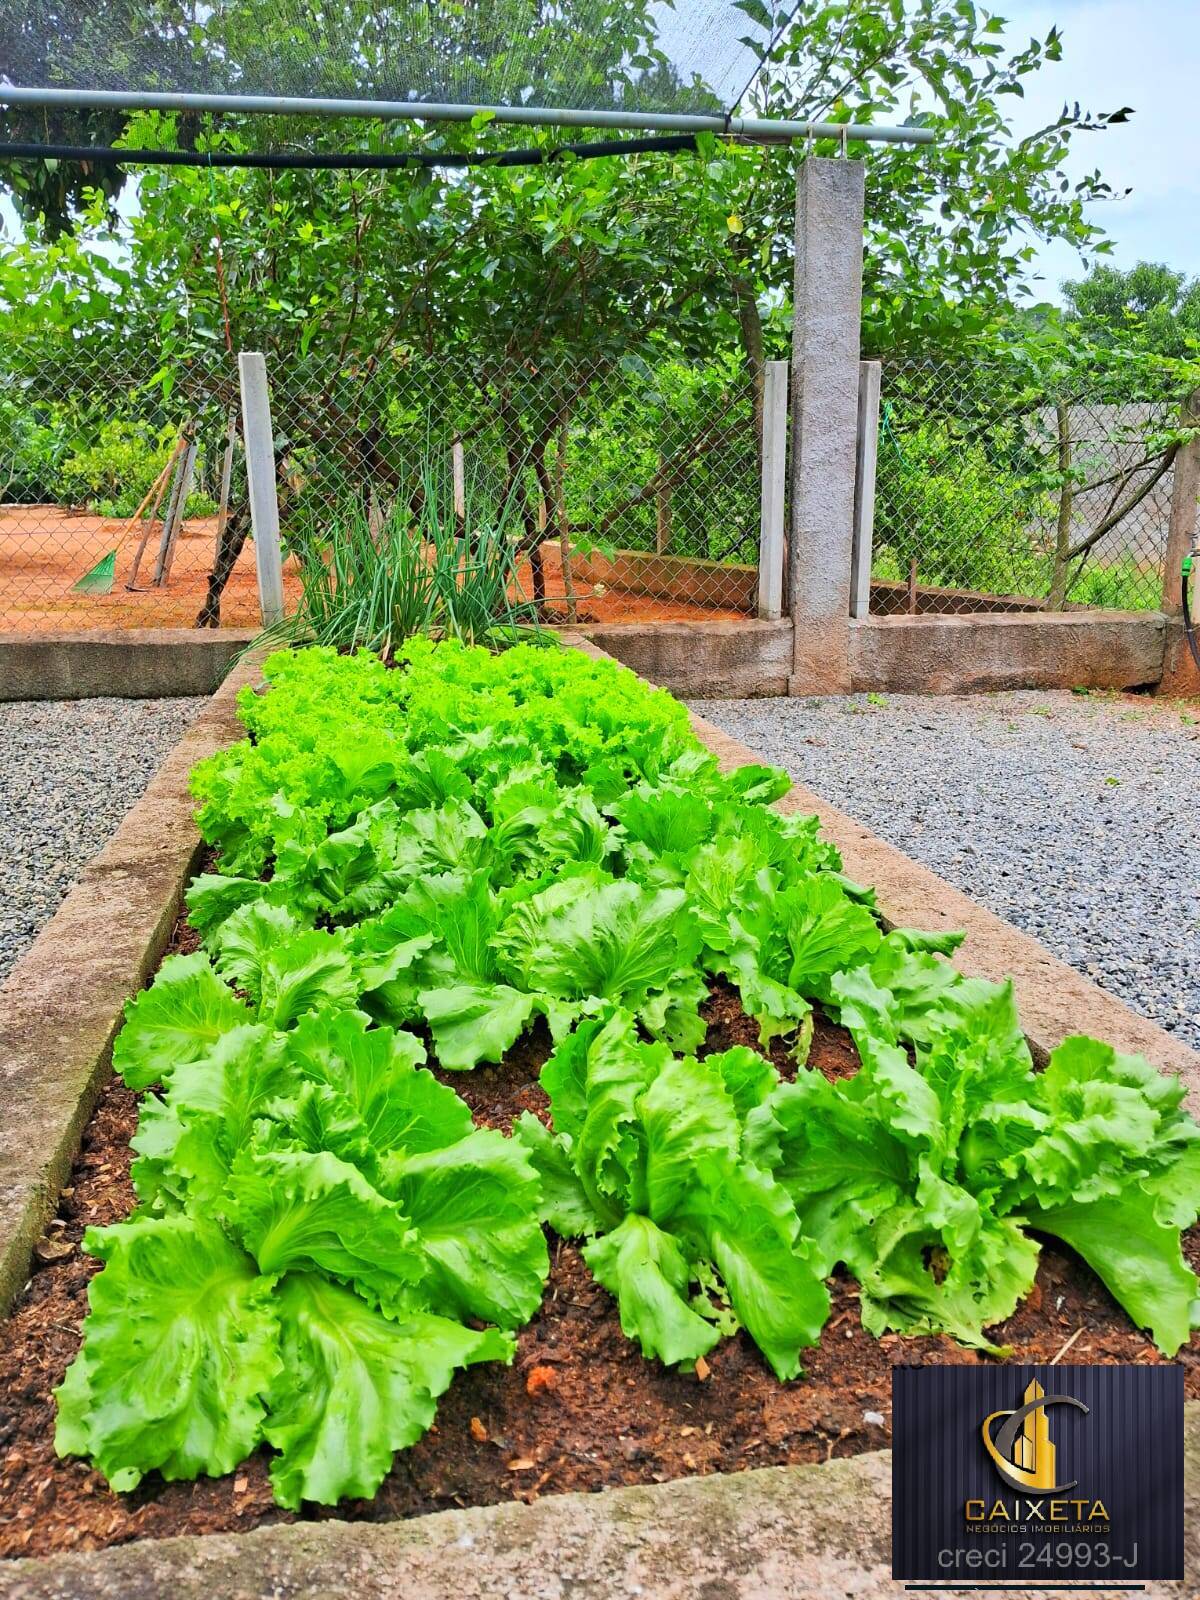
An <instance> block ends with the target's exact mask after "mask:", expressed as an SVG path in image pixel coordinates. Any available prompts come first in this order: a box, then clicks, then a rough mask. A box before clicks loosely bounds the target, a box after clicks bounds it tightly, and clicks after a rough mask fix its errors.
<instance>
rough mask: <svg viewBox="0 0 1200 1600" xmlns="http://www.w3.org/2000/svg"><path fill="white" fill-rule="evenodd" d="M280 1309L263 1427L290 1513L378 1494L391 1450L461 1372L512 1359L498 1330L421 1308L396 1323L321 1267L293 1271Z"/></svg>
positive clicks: (415, 1434)
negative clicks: (277, 1350)
mask: <svg viewBox="0 0 1200 1600" xmlns="http://www.w3.org/2000/svg"><path fill="white" fill-rule="evenodd" d="M278 1305H279V1316H280V1321H281V1325H282V1339H281V1351H282V1356H283V1360H282V1364H281V1367H280V1370H279V1373H278V1376H277V1377H276V1378H275V1381H274V1382H273V1384H272V1385H271V1389H270V1394H269V1401H270V1408H271V1409H270V1417H269V1419H268V1421H267V1423H266V1426H265V1429H264V1432H265V1434H266V1437H267V1439H268V1440H269V1442H270V1443H271V1444H273V1445H274V1446H275V1448H276V1449H277V1450H278V1451H279V1452H280V1455H279V1457H278V1459H277V1460H275V1461H273V1462H272V1464H271V1482H272V1484H273V1485H274V1489H275V1498H276V1500H277V1501H278V1503H279V1504H280V1505H282V1506H286V1507H288V1508H289V1509H290V1510H293V1511H296V1510H299V1508H300V1505H301V1503H302V1502H303V1501H305V1500H311V1501H316V1502H317V1503H318V1504H321V1505H336V1504H337V1502H338V1501H339V1500H341V1499H344V1498H347V1497H352V1498H366V1497H370V1496H372V1495H374V1493H375V1491H376V1490H377V1489H378V1487H379V1485H380V1483H382V1481H383V1479H384V1477H385V1476H386V1474H387V1472H388V1470H389V1468H390V1467H391V1464H392V1457H393V1455H394V1453H395V1452H396V1451H397V1450H404V1449H407V1448H408V1447H409V1446H410V1445H412V1444H415V1443H416V1441H417V1440H418V1439H419V1438H420V1437H421V1435H422V1434H423V1433H424V1432H425V1431H426V1429H428V1427H429V1425H430V1424H431V1423H432V1421H433V1418H434V1413H435V1411H436V1409H437V1407H436V1400H437V1397H438V1395H440V1394H442V1393H443V1392H444V1390H445V1389H446V1388H448V1386H449V1384H450V1381H451V1378H452V1377H453V1375H454V1373H455V1371H456V1370H457V1369H458V1368H459V1367H465V1366H470V1365H473V1364H474V1363H476V1362H479V1361H511V1360H512V1356H513V1348H514V1347H513V1342H512V1340H511V1338H510V1337H509V1336H508V1335H506V1334H503V1333H500V1332H499V1331H498V1330H497V1329H495V1328H487V1329H484V1330H482V1331H481V1332H476V1331H475V1330H474V1329H471V1328H464V1327H463V1326H462V1325H461V1323H458V1322H452V1321H450V1320H449V1319H448V1318H446V1317H437V1316H430V1315H425V1314H420V1313H418V1314H414V1315H411V1316H408V1317H405V1318H404V1319H402V1320H401V1321H399V1322H394V1321H392V1320H391V1319H390V1318H388V1317H385V1316H384V1315H383V1314H382V1313H380V1312H378V1311H375V1310H373V1309H372V1308H371V1307H370V1306H368V1305H367V1304H366V1303H365V1302H364V1301H362V1300H361V1299H360V1298H359V1297H358V1296H357V1295H356V1294H354V1293H353V1291H351V1290H349V1289H345V1288H342V1287H341V1286H340V1285H338V1284H335V1283H330V1282H329V1281H328V1280H326V1279H324V1278H322V1277H320V1276H318V1275H317V1274H315V1273H307V1272H298V1273H289V1274H288V1276H287V1277H286V1278H285V1279H284V1281H283V1284H282V1285H281V1288H280V1292H279V1297H278Z"/></svg>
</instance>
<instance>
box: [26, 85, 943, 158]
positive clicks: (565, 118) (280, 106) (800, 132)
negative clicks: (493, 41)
mask: <svg viewBox="0 0 1200 1600" xmlns="http://www.w3.org/2000/svg"><path fill="white" fill-rule="evenodd" d="M0 104H5V105H10V106H70V107H76V108H88V109H93V110H111V111H242V112H261V113H265V114H269V115H275V116H293V115H301V116H316V117H379V118H383V119H385V120H387V121H395V120H398V119H406V120H409V121H417V122H470V120H471V118H472V117H476V116H478V115H480V113H481V112H482V113H486V114H487V115H489V116H490V117H491V118H492V120H493V121H495V122H518V123H523V124H527V125H532V124H546V125H548V126H550V127H564V128H646V129H654V130H661V131H662V132H665V133H728V134H736V135H737V136H738V137H740V138H743V139H755V140H763V141H767V142H771V141H775V140H787V139H839V140H840V139H843V138H845V139H847V140H854V141H856V142H857V141H860V140H865V141H867V142H868V143H882V144H932V143H933V141H934V134H933V131H932V130H931V129H929V128H910V127H885V126H879V127H876V126H874V125H873V124H871V123H844V122H786V121H775V120H774V119H773V118H770V117H736V116H727V117H726V116H717V115H711V114H704V113H700V112H696V113H692V112H686V113H684V112H674V111H579V110H572V109H567V108H564V107H560V106H457V105H438V104H433V103H428V102H426V101H423V100H330V99H324V98H318V97H315V96H314V97H312V98H310V97H308V96H306V95H269V94H182V93H179V94H176V93H172V92H170V91H165V90H133V89H129V90H126V89H43V88H28V87H21V86H19V85H16V84H0Z"/></svg>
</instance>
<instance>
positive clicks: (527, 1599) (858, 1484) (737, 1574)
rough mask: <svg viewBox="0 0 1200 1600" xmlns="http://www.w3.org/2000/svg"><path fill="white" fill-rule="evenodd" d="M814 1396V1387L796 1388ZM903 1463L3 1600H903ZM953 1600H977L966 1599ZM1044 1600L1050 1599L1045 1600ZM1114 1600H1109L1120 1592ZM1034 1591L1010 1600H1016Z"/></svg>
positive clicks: (536, 1509)
mask: <svg viewBox="0 0 1200 1600" xmlns="http://www.w3.org/2000/svg"><path fill="white" fill-rule="evenodd" d="M801 1381H803V1380H801ZM1184 1452H1185V1453H1184V1495H1185V1505H1184V1528H1185V1530H1186V1531H1185V1535H1184V1572H1185V1577H1184V1580H1183V1583H1182V1584H1176V1583H1162V1582H1153V1581H1152V1582H1150V1583H1148V1584H1147V1585H1146V1587H1145V1589H1144V1590H1142V1591H1141V1592H1142V1593H1143V1594H1144V1595H1145V1597H1146V1600H1168V1597H1172V1596H1182V1595H1183V1594H1196V1593H1197V1592H1198V1591H1197V1585H1198V1584H1200V1405H1197V1404H1196V1403H1194V1402H1192V1403H1190V1404H1189V1405H1187V1406H1186V1407H1185V1410H1184ZM891 1459H892V1458H891V1452H890V1451H886V1450H878V1451H872V1452H870V1453H869V1454H867V1455H861V1456H855V1457H853V1458H852V1459H851V1460H837V1461H830V1462H827V1463H825V1464H824V1465H822V1466H806V1467H764V1468H760V1469H759V1470H758V1471H755V1472H738V1473H733V1474H730V1475H729V1476H721V1475H719V1474H718V1475H715V1476H713V1477H707V1478H684V1479H682V1480H681V1481H680V1482H678V1483H661V1484H654V1485H652V1486H646V1487H638V1488H630V1489H607V1490H605V1492H604V1493H603V1494H565V1495H551V1496H549V1497H547V1498H544V1499H541V1500H537V1501H535V1502H534V1503H533V1504H532V1505H528V1506H526V1505H521V1504H519V1503H516V1504H509V1505H498V1506H481V1507H477V1508H474V1509H472V1510H468V1511H439V1512H434V1513H433V1514H432V1515H431V1516H425V1517H414V1518H413V1519H412V1520H411V1521H410V1522H383V1523H371V1522H338V1521H333V1520H330V1521H327V1522H297V1523H293V1524H292V1525H291V1526H284V1527H267V1528H257V1529H255V1531H254V1532H253V1533H213V1534H209V1535H207V1536H206V1537H203V1538H174V1539H145V1540H142V1541H140V1542H138V1543H136V1544H130V1545H118V1546H117V1547H116V1548H115V1549H112V1550H100V1551H88V1552H87V1553H81V1554H78V1555H77V1554H74V1553H72V1554H70V1555H61V1556H51V1557H50V1558H49V1559H48V1560H42V1561H13V1562H11V1563H9V1571H8V1576H7V1583H6V1582H5V1580H4V1579H3V1578H0V1590H2V1591H3V1593H4V1595H5V1597H6V1600H162V1596H164V1595H170V1596H171V1597H172V1600H214V1597H219V1600H262V1597H263V1596H264V1595H275V1596H280V1597H283V1596H286V1597H287V1600H332V1597H333V1596H339V1597H340V1596H342V1595H354V1596H356V1597H357V1600H618V1597H622V1600H623V1597H625V1596H629V1595H640V1596H642V1600H768V1597H769V1600H838V1597H845V1596H854V1600H893V1597H895V1596H903V1594H904V1590H903V1587H902V1585H901V1584H899V1583H895V1582H893V1581H892V1578H891V1575H890V1573H891V1548H890V1547H891V1510H892V1481H891V1480H892V1472H891ZM943 1592H944V1593H945V1594H946V1596H947V1597H948V1600H968V1597H967V1595H966V1594H965V1593H964V1591H963V1590H961V1589H953V1590H951V1589H947V1590H944V1591H943ZM1043 1592H1044V1591H1043ZM1105 1593H1109V1594H1111V1593H1112V1591H1111V1590H1106V1591H1105ZM1035 1594H1036V1591H1033V1590H1030V1589H1028V1588H1025V1587H1020V1586H1018V1587H1011V1588H1010V1587H1005V1588H1004V1590H1003V1595H1004V1600H1034V1596H1035Z"/></svg>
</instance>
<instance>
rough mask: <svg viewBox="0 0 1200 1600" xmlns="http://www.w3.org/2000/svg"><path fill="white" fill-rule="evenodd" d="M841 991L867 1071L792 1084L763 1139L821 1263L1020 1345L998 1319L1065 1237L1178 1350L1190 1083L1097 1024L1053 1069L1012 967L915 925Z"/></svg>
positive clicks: (1198, 1305)
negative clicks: (1000, 973) (958, 949)
mask: <svg viewBox="0 0 1200 1600" xmlns="http://www.w3.org/2000/svg"><path fill="white" fill-rule="evenodd" d="M832 990H833V995H834V998H835V1000H836V1002H837V1003H838V1004H839V1005H840V1008H841V1017H842V1021H843V1022H844V1023H846V1025H847V1026H848V1027H849V1029H850V1031H851V1034H852V1035H853V1037H854V1041H855V1044H856V1045H857V1047H858V1051H859V1055H860V1057H861V1060H862V1067H861V1069H860V1071H859V1072H858V1073H856V1074H855V1076H854V1077H853V1078H850V1079H844V1080H838V1081H837V1082H830V1081H828V1080H827V1079H825V1078H824V1077H822V1076H821V1075H820V1074H819V1073H817V1072H814V1071H812V1070H810V1069H802V1070H801V1072H800V1073H799V1075H798V1077H797V1079H796V1081H795V1082H794V1083H784V1084H780V1085H778V1087H777V1088H775V1090H774V1091H773V1092H772V1094H771V1095H770V1096H769V1097H768V1098H767V1099H766V1100H765V1101H764V1102H763V1104H762V1105H761V1106H759V1107H758V1108H756V1109H755V1111H754V1112H752V1113H751V1117H750V1126H749V1129H748V1146H749V1149H750V1150H751V1151H752V1152H753V1154H754V1156H755V1158H756V1159H757V1160H758V1161H759V1162H760V1163H761V1164H762V1165H764V1166H765V1167H766V1168H768V1170H770V1171H771V1172H772V1173H773V1174H774V1176H775V1178H776V1180H777V1181H778V1182H779V1183H780V1184H781V1185H782V1187H783V1188H784V1189H785V1190H786V1191H787V1193H788V1195H789V1196H790V1197H791V1199H792V1201H793V1203H794V1205H795V1208H796V1212H797V1216H798V1218H799V1222H800V1227H801V1230H802V1232H803V1234H804V1236H805V1238H806V1239H808V1240H809V1241H810V1242H811V1244H812V1246H813V1248H814V1250H815V1252H816V1260H817V1261H818V1263H819V1266H820V1269H821V1270H822V1271H829V1270H831V1269H832V1268H833V1266H834V1265H835V1264H837V1263H842V1264H844V1265H845V1266H846V1267H848V1268H849V1270H850V1271H851V1272H853V1274H854V1275H855V1277H856V1278H857V1279H858V1281H859V1285H860V1290H861V1300H860V1305H861V1311H862V1318H863V1322H864V1324H865V1326H866V1327H867V1328H868V1329H869V1330H870V1331H871V1332H873V1333H876V1334H879V1333H883V1332H884V1331H885V1330H886V1329H888V1328H894V1329H897V1330H899V1331H900V1332H904V1333H941V1332H946V1333H951V1334H953V1335H954V1336H955V1337H956V1338H957V1339H960V1340H961V1341H962V1342H964V1343H966V1344H972V1345H977V1346H979V1347H981V1348H983V1349H986V1350H991V1351H993V1352H994V1353H999V1354H1003V1353H1005V1352H1004V1351H1003V1349H1002V1348H1000V1347H998V1346H996V1345H995V1344H994V1343H993V1342H992V1341H991V1340H990V1339H989V1338H988V1337H987V1334H986V1332H985V1330H986V1329H987V1328H988V1327H989V1326H990V1325H992V1324H994V1323H997V1322H1000V1321H1003V1320H1004V1319H1005V1318H1006V1317H1008V1316H1010V1315H1011V1313H1012V1312H1013V1311H1014V1310H1015V1308H1016V1306H1017V1303H1018V1302H1019V1300H1020V1299H1021V1298H1022V1297H1023V1296H1024V1295H1025V1294H1027V1293H1028V1291H1029V1289H1030V1288H1031V1287H1032V1284H1033V1278H1034V1273H1035V1271H1036V1268H1037V1262H1038V1254H1039V1245H1038V1237H1039V1236H1041V1235H1049V1236H1052V1237H1056V1238H1058V1239H1060V1240H1062V1241H1063V1242H1064V1243H1066V1244H1068V1245H1070V1246H1071V1248H1072V1249H1074V1250H1075V1251H1077V1252H1078V1254H1079V1255H1081V1256H1082V1257H1083V1258H1084V1260H1085V1261H1087V1262H1088V1264H1089V1266H1091V1267H1092V1269H1093V1270H1094V1271H1095V1272H1096V1274H1097V1276H1098V1277H1100V1278H1101V1279H1102V1280H1103V1282H1104V1283H1105V1285H1106V1286H1107V1287H1108V1289H1109V1291H1110V1293H1111V1294H1112V1295H1113V1297H1114V1299H1116V1300H1117V1301H1118V1302H1119V1303H1120V1304H1121V1305H1123V1306H1124V1307H1125V1309H1126V1311H1127V1312H1128V1313H1129V1315H1130V1317H1131V1318H1132V1320H1133V1322H1134V1323H1135V1324H1136V1325H1137V1326H1139V1327H1144V1328H1148V1329H1149V1330H1150V1332H1151V1334H1152V1336H1153V1338H1154V1340H1155V1342H1156V1343H1157V1344H1158V1345H1159V1347H1160V1348H1161V1349H1162V1350H1164V1351H1165V1352H1166V1353H1167V1354H1168V1355H1173V1354H1174V1353H1175V1351H1176V1350H1178V1348H1179V1347H1180V1345H1182V1344H1183V1343H1185V1342H1186V1341H1187V1339H1188V1338H1189V1336H1190V1331H1191V1328H1192V1327H1193V1326H1200V1301H1198V1300H1197V1285H1196V1278H1195V1275H1194V1274H1193V1273H1192V1272H1191V1271H1190V1269H1189V1268H1188V1267H1187V1266H1186V1265H1185V1263H1184V1261H1183V1257H1182V1253H1181V1250H1180V1241H1179V1232H1180V1229H1181V1228H1182V1227H1188V1226H1190V1225H1191V1223H1193V1222H1194V1221H1195V1220H1196V1217H1197V1214H1198V1213H1200V1128H1198V1127H1197V1125H1196V1124H1195V1123H1194V1122H1193V1121H1192V1120H1191V1118H1189V1117H1188V1116H1186V1114H1184V1113H1183V1112H1182V1111H1181V1110H1180V1105H1181V1102H1182V1100H1183V1095H1184V1090H1183V1086H1182V1084H1180V1083H1179V1082H1178V1080H1175V1079H1171V1078H1166V1077H1164V1076H1163V1075H1161V1074H1160V1073H1158V1072H1156V1071H1155V1070H1154V1068H1153V1067H1151V1065H1150V1064H1149V1062H1147V1061H1145V1060H1143V1059H1142V1058H1141V1057H1139V1056H1128V1055H1121V1054H1119V1053H1118V1052H1117V1051H1115V1050H1114V1049H1113V1048H1112V1047H1111V1046H1110V1045H1105V1044H1101V1043H1100V1042H1098V1041H1097V1040H1095V1039H1087V1038H1082V1037H1077V1038H1071V1039H1067V1040H1065V1041H1064V1042H1063V1044H1061V1045H1060V1046H1059V1048H1058V1049H1057V1050H1056V1051H1055V1052H1054V1053H1053V1055H1052V1056H1051V1058H1050V1061H1049V1064H1048V1066H1047V1067H1046V1070H1045V1071H1044V1072H1040V1073H1038V1072H1035V1071H1034V1070H1033V1063H1032V1060H1031V1058H1030V1054H1029V1047H1028V1045H1027V1044H1026V1042H1025V1038H1024V1035H1023V1034H1022V1032H1021V1028H1020V1024H1019V1021H1018V1018H1017V1012H1016V1006H1015V1004H1014V1001H1013V992H1012V985H1011V984H1002V985H993V984H988V983H984V982H983V981H982V980H979V979H966V978H962V977H961V976H959V975H958V974H957V973H956V972H955V971H954V969H953V968H952V967H950V966H949V965H948V963H946V962H944V961H941V960H939V959H938V958H937V957H935V956H934V955H931V954H929V953H927V952H913V951H911V950H909V949H906V948H905V944H904V940H903V938H897V936H896V935H890V936H889V938H888V939H887V940H885V941H884V942H883V944H882V946H881V948H880V952H879V954H878V955H877V957H876V959H875V961H874V962H873V963H872V964H871V965H870V966H862V967H860V968H857V969H856V970H854V971H851V972H848V973H844V974H841V975H839V976H838V977H836V978H834V980H833V982H832Z"/></svg>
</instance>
